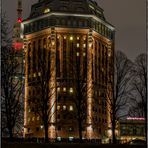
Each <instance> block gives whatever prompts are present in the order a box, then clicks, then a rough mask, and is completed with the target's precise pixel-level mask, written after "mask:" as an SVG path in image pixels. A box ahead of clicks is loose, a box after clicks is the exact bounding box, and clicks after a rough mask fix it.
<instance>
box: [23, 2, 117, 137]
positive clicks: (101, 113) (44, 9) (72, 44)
mask: <svg viewBox="0 0 148 148" xmlns="http://www.w3.org/2000/svg"><path fill="white" fill-rule="evenodd" d="M23 28H24V33H23V34H24V38H25V45H26V46H25V49H24V50H25V63H26V65H25V116H24V120H25V123H24V127H25V130H24V136H25V137H43V136H44V134H43V132H44V129H43V127H42V125H41V122H40V121H39V120H40V118H39V117H38V116H36V115H35V114H33V112H32V111H31V110H30V104H29V102H28V99H29V98H35V97H36V96H37V95H39V94H40V91H41V90H39V89H38V88H37V86H36V83H35V82H37V81H38V80H39V78H40V76H41V73H40V71H39V69H38V66H39V59H40V58H41V54H43V52H44V49H46V52H44V55H45V57H46V58H47V56H46V55H47V54H49V52H50V53H53V55H54V56H53V57H52V58H48V59H47V60H48V61H50V62H52V66H51V67H54V68H53V73H54V74H53V75H52V80H54V81H53V85H54V86H55V88H56V93H55V95H54V96H53V101H54V100H57V103H56V108H57V110H56V108H54V112H56V114H54V117H53V118H54V120H53V122H54V130H53V129H52V131H51V129H50V128H49V137H50V138H55V137H61V138H69V137H74V138H78V126H77V120H76V117H75V112H76V110H77V109H76V106H75V105H74V103H73V101H72V99H71V98H73V99H76V98H74V95H75V88H74V83H73V82H74V81H75V80H74V75H75V71H74V69H75V68H74V67H76V63H77V61H79V65H80V67H81V68H80V70H81V72H80V73H83V74H84V76H86V79H84V81H83V83H84V84H86V89H85V91H86V92H85V93H86V96H85V104H86V105H85V110H84V112H85V113H86V118H85V120H84V122H83V138H88V139H93V138H95V139H99V138H102V137H103V136H105V134H106V130H107V128H108V127H110V125H109V124H110V120H109V113H108V108H109V106H108V104H107V96H108V95H107V94H106V92H108V91H109V90H108V88H110V85H111V80H112V79H113V56H114V32H115V30H114V27H113V26H112V25H111V24H109V23H108V22H107V21H106V19H105V17H104V14H103V9H101V8H100V7H99V6H98V5H97V3H96V2H94V1H92V0H39V2H38V3H36V4H34V5H32V7H31V13H30V16H29V17H28V18H27V19H26V20H24V21H23ZM46 58H45V59H46ZM45 68H46V66H45ZM76 72H78V71H76ZM108 82H109V83H108ZM110 94H111V92H110ZM50 103H51V102H50ZM52 111H53V110H52ZM55 133H56V134H55Z"/></svg>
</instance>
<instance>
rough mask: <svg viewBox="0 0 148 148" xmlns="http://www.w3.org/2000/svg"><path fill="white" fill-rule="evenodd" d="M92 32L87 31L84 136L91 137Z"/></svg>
mask: <svg viewBox="0 0 148 148" xmlns="http://www.w3.org/2000/svg"><path fill="white" fill-rule="evenodd" d="M92 89H93V88H92V32H91V31H89V33H88V41H87V129H86V133H87V134H86V138H88V139H91V138H92V134H93V127H92V103H93V102H92V97H93V90H92Z"/></svg>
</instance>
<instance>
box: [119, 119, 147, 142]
mask: <svg viewBox="0 0 148 148" xmlns="http://www.w3.org/2000/svg"><path fill="white" fill-rule="evenodd" d="M119 125H120V126H119V131H120V139H121V140H122V141H123V142H128V141H130V140H134V139H142V140H146V135H145V119H144V118H137V117H133V118H132V117H129V118H127V120H122V121H120V123H119Z"/></svg>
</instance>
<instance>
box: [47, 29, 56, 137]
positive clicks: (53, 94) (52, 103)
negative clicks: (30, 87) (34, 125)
mask: <svg viewBox="0 0 148 148" xmlns="http://www.w3.org/2000/svg"><path fill="white" fill-rule="evenodd" d="M50 61H51V64H50V75H51V78H50V82H49V83H50V84H49V89H50V92H51V96H50V125H49V137H50V138H55V137H56V132H55V124H56V33H55V29H54V28H51V56H50Z"/></svg>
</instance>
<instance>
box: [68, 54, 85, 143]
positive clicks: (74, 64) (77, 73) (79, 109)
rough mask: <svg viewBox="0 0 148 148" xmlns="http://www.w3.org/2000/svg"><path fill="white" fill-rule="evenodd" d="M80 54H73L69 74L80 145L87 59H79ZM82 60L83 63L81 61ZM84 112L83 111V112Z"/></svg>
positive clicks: (83, 121)
mask: <svg viewBox="0 0 148 148" xmlns="http://www.w3.org/2000/svg"><path fill="white" fill-rule="evenodd" d="M81 56H83V55H81V53H80V54H79V53H76V52H74V56H73V59H71V58H70V61H69V66H70V74H71V78H72V86H73V97H72V101H73V102H74V104H75V107H76V112H75V113H76V119H77V123H78V133H79V140H80V143H81V142H82V137H83V129H84V128H85V126H86V116H87V114H86V109H87V102H86V98H87V60H86V58H87V57H81ZM82 58H83V61H82ZM84 110H85V111H84Z"/></svg>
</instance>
